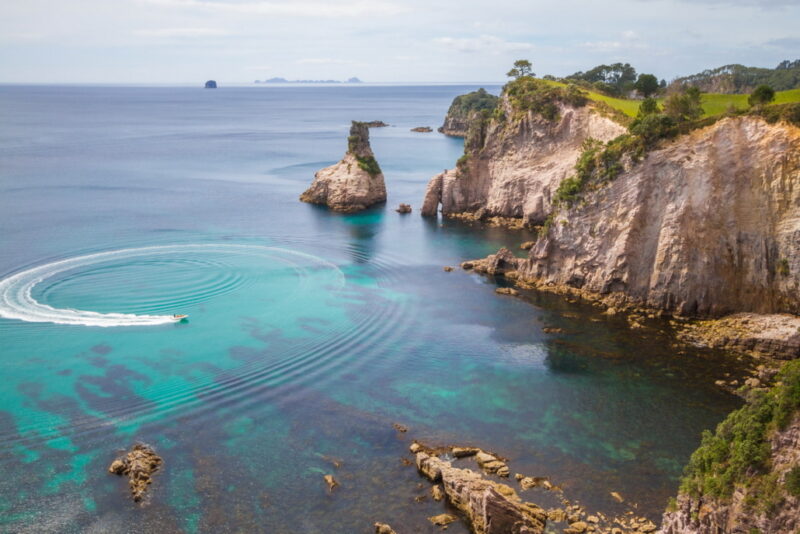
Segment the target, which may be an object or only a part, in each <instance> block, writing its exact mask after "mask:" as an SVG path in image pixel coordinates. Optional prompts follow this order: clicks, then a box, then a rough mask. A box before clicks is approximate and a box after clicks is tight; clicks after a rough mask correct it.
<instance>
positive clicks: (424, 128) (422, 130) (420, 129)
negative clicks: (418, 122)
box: [411, 126, 433, 133]
mask: <svg viewBox="0 0 800 534" xmlns="http://www.w3.org/2000/svg"><path fill="white" fill-rule="evenodd" d="M411 131H412V132H417V133H431V132H432V131H433V128H431V127H430V126H417V127H416V128H411Z"/></svg>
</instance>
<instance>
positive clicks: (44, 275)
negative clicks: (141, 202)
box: [0, 244, 344, 327]
mask: <svg viewBox="0 0 800 534" xmlns="http://www.w3.org/2000/svg"><path fill="white" fill-rule="evenodd" d="M198 253H199V254H204V253H215V254H239V255H247V256H263V257H264V258H269V259H273V260H274V259H278V260H280V261H281V262H283V263H285V264H287V266H288V267H291V268H293V269H295V270H298V271H302V272H306V271H307V270H308V269H323V270H326V271H334V276H335V281H336V285H339V286H340V287H341V286H343V285H344V274H343V273H342V272H341V271H340V270H339V268H338V267H337V266H336V265H334V264H332V263H330V262H328V261H326V260H323V259H321V258H318V257H316V256H313V255H311V254H305V253H303V252H297V251H293V250H289V249H283V248H278V247H267V246H259V245H220V244H196V245H166V246H153V247H141V248H130V249H123V250H114V251H109V252H99V253H95V254H87V255H84V256H77V257H74V258H68V259H64V260H59V261H55V262H52V263H48V264H46V265H41V266H38V267H33V268H31V269H27V270H25V271H22V272H19V273H16V274H13V275H11V276H9V277H7V278H4V279H2V280H0V317H2V318H6V319H18V320H21V321H26V322H35V323H55V324H65V325H82V326H100V327H113V326H155V325H164V324H169V323H174V322H177V321H179V320H180V318H178V317H175V316H173V315H149V314H133V313H101V312H96V311H89V310H77V309H72V308H56V307H53V306H49V305H47V304H44V303H42V302H39V301H38V300H36V298H35V297H34V295H33V292H34V288H36V286H37V285H39V284H41V283H42V282H44V281H46V280H48V279H50V278H52V277H54V276H56V275H59V274H62V273H65V272H67V271H74V270H76V269H82V268H86V267H89V266H93V265H95V264H98V263H105V262H110V261H120V260H127V259H133V258H140V257H143V256H146V257H150V256H163V255H176V254H198Z"/></svg>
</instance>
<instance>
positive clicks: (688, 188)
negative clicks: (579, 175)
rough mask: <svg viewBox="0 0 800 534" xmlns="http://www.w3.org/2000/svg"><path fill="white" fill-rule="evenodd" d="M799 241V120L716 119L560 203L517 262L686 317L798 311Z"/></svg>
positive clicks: (554, 282)
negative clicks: (569, 204)
mask: <svg viewBox="0 0 800 534" xmlns="http://www.w3.org/2000/svg"><path fill="white" fill-rule="evenodd" d="M798 243H800V129H798V128H797V127H794V126H790V125H787V124H774V125H770V124H767V123H766V122H765V121H763V120H762V119H760V118H756V117H741V118H727V119H723V120H721V121H719V122H717V123H715V124H714V125H712V126H709V127H707V128H704V129H702V130H697V131H695V132H692V133H691V134H689V135H684V136H681V137H679V138H678V139H676V140H675V141H672V142H669V143H667V144H666V145H665V146H663V147H662V148H660V149H658V150H654V151H652V152H650V153H649V154H648V155H647V156H646V157H645V159H644V161H643V162H641V163H640V164H637V165H634V166H633V167H632V168H630V169H629V170H627V171H625V172H623V173H622V174H620V175H619V176H618V177H617V178H616V179H615V180H614V181H613V182H612V183H610V184H608V185H606V186H602V187H600V188H598V189H597V190H596V191H594V192H590V193H587V194H586V195H585V197H584V198H583V200H582V202H580V203H579V204H578V205H577V206H576V207H574V208H573V209H569V210H563V211H561V212H559V213H558V214H557V216H556V218H555V219H554V221H553V223H552V224H551V225H550V227H549V230H548V232H547V234H546V235H545V236H544V237H543V238H540V239H539V240H538V242H537V243H536V244H535V245H534V247H533V248H532V249H531V251H530V258H529V260H527V261H525V262H522V264H521V265H520V267H519V271H520V275H521V276H522V277H523V278H525V279H528V280H531V281H535V282H536V283H537V284H539V285H551V286H571V287H573V288H576V289H580V290H582V291H584V292H591V293H595V294H600V295H616V296H619V297H620V298H621V299H622V300H624V301H628V302H631V303H634V304H636V305H642V306H646V307H648V308H656V309H662V310H668V311H672V312H678V313H681V314H686V315H722V314H726V313H731V312H738V311H750V312H757V313H776V312H789V313H799V312H800V294H799V293H798V289H799V288H800V247H799V246H798Z"/></svg>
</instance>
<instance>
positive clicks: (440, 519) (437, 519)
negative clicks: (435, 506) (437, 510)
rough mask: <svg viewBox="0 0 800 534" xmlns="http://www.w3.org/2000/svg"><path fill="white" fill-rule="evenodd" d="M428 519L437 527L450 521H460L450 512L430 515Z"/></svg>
mask: <svg viewBox="0 0 800 534" xmlns="http://www.w3.org/2000/svg"><path fill="white" fill-rule="evenodd" d="M428 521H430V522H431V523H433V524H434V525H436V526H437V527H443V526H445V525H449V524H450V523H453V522H455V521H458V518H457V517H456V516H454V515H450V514H439V515H434V516H431V517H429V518H428Z"/></svg>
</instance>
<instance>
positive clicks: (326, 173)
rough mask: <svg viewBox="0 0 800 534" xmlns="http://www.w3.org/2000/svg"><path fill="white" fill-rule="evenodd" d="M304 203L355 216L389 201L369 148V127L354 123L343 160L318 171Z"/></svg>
mask: <svg viewBox="0 0 800 534" xmlns="http://www.w3.org/2000/svg"><path fill="white" fill-rule="evenodd" d="M300 200H302V201H303V202H309V203H311V204H322V205H326V206H328V207H329V208H330V209H332V210H334V211H340V212H355V211H360V210H363V209H366V208H368V207H369V206H372V205H374V204H378V203H380V202H385V201H386V185H385V183H384V179H383V173H382V172H381V168H380V166H379V165H378V162H377V161H376V160H375V155H374V154H373V153H372V148H371V147H370V144H369V125H368V124H367V123H364V122H357V121H353V124H352V126H351V127H350V136H349V137H348V138H347V152H346V153H345V155H344V158H342V160H341V161H340V162H339V163H337V164H335V165H331V166H330V167H325V168H324V169H321V170H319V171H317V173H316V174H315V175H314V181H313V182H312V184H311V187H309V188H308V189H307V190H306V191H305V192H304V193H303V194H302V195H300Z"/></svg>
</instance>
